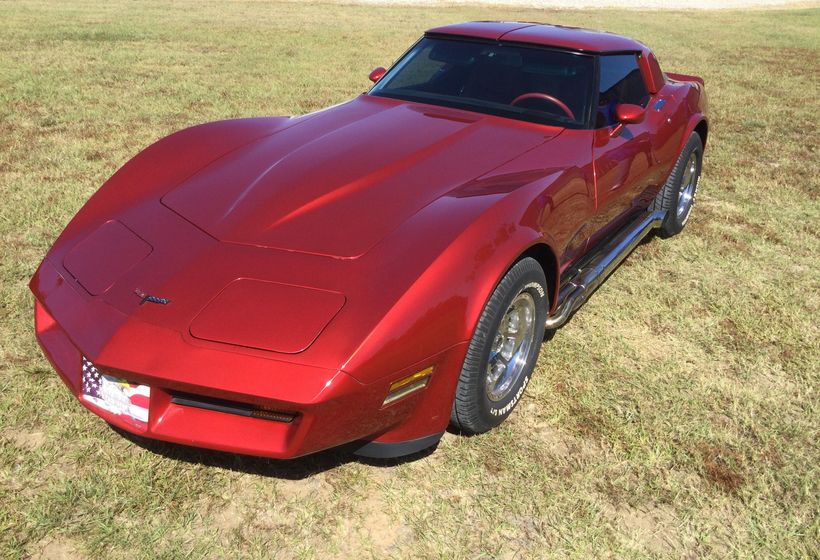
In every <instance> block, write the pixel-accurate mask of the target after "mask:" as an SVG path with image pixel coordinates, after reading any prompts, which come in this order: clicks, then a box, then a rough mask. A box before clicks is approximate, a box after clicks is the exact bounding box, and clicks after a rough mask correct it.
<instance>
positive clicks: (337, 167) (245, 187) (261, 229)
mask: <svg viewBox="0 0 820 560" xmlns="http://www.w3.org/2000/svg"><path fill="white" fill-rule="evenodd" d="M561 130H562V129H560V128H553V127H545V126H538V125H532V124H529V123H518V122H515V121H509V120H506V119H501V118H498V117H491V116H484V115H479V114H476V113H471V112H466V111H460V110H454V109H447V108H442V107H434V106H429V105H421V104H415V103H407V102H402V101H397V100H392V99H386V98H378V97H371V96H366V95H364V96H360V97H358V98H356V99H354V100H353V101H351V102H349V103H345V104H343V105H339V106H336V107H332V108H330V109H326V110H324V111H319V112H317V113H312V114H309V115H305V116H303V117H299V118H298V119H295V120H294V122H293V124H292V125H290V126H287V127H284V128H283V129H282V130H280V131H278V132H276V133H274V134H272V135H269V136H266V137H264V138H261V139H258V140H256V141H254V142H251V143H249V144H246V145H244V146H242V147H241V148H238V149H236V150H234V151H232V152H230V153H228V154H226V155H223V156H222V157H220V158H219V159H217V160H216V161H213V162H211V163H209V164H208V165H206V166H205V167H204V168H202V169H200V170H199V171H197V172H196V173H194V174H193V175H192V176H190V177H188V178H187V179H186V180H184V181H183V182H181V183H180V184H178V185H177V186H176V187H174V188H173V189H172V190H170V191H169V192H167V193H165V194H164V196H162V203H163V204H164V205H165V206H167V207H168V208H170V209H171V210H173V211H174V212H176V213H177V214H179V215H181V216H182V217H184V218H185V219H187V220H188V221H190V222H192V223H193V224H195V225H196V226H197V227H199V228H200V229H202V230H204V231H205V232H207V233H208V234H210V235H211V236H213V237H215V238H216V239H218V240H220V241H224V242H229V243H238V244H245V245H254V246H260V247H270V248H277V249H284V250H287V251H296V252H302V253H311V254H318V255H326V256H331V257H337V258H356V257H358V256H361V255H362V254H364V253H366V252H367V251H368V250H369V249H370V248H371V247H373V246H374V245H375V244H377V243H378V242H379V241H380V240H381V239H383V238H384V237H385V236H386V235H387V234H389V233H390V232H391V231H392V230H394V229H396V228H397V227H398V226H399V225H401V223H403V222H404V221H405V220H407V219H408V218H409V217H410V216H412V215H413V214H415V213H416V212H418V211H419V210H420V209H421V208H423V207H424V206H426V205H428V204H429V203H430V202H432V201H433V200H435V199H437V198H438V197H440V196H442V195H444V194H446V193H448V192H450V191H452V190H454V189H457V188H459V187H460V186H461V185H464V184H465V183H467V182H468V181H470V180H472V179H475V178H477V177H479V176H481V175H482V174H484V173H486V172H488V171H490V170H492V169H493V168H496V167H498V166H500V165H502V164H504V163H505V162H507V161H509V160H511V159H513V158H515V157H516V156H519V155H520V154H522V153H524V152H526V151H528V150H530V149H532V148H534V147H535V146H538V145H540V144H542V143H544V142H546V141H548V140H549V139H551V138H553V137H555V136H557V135H558V134H559V133H560V131H561Z"/></svg>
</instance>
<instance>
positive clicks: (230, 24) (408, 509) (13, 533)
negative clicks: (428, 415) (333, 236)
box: [0, 1, 820, 559]
mask: <svg viewBox="0 0 820 560" xmlns="http://www.w3.org/2000/svg"><path fill="white" fill-rule="evenodd" d="M466 19H522V20H540V21H550V22H556V23H562V24H571V25H581V26H589V27H596V28H604V29H609V30H612V31H617V32H622V33H625V34H628V35H632V36H635V37H637V38H639V39H641V40H643V41H644V42H646V43H648V44H650V45H652V46H653V47H654V48H655V50H656V52H657V53H658V55H659V58H660V60H661V63H662V64H663V66H664V68H666V69H667V70H670V71H679V72H685V73H695V74H699V75H702V76H703V77H705V79H706V83H707V87H708V91H709V94H710V99H711V104H712V117H713V120H712V128H711V131H710V138H709V146H708V147H707V151H706V161H705V170H704V177H703V180H702V183H701V194H700V198H699V202H698V205H697V207H696V209H695V213H694V216H693V219H692V221H691V222H690V225H689V226H688V228H687V230H686V232H685V234H684V235H682V236H680V237H678V238H675V239H673V240H669V241H660V240H654V241H653V242H651V243H649V244H646V245H643V246H641V247H640V248H638V250H637V251H636V252H635V254H633V255H632V257H631V258H630V259H629V260H628V261H627V263H626V264H625V265H624V266H622V267H621V268H620V270H619V271H618V272H617V274H616V275H615V276H613V277H612V278H611V279H610V280H609V282H608V283H607V284H606V285H605V287H604V288H603V289H601V290H600V291H599V292H598V293H597V294H596V295H595V296H594V297H593V298H592V300H591V301H590V303H589V304H588V305H587V306H586V307H585V308H584V309H583V310H582V311H580V312H579V313H578V314H577V315H576V317H575V318H574V319H573V320H572V321H571V323H570V324H569V325H568V326H567V327H565V328H564V329H562V330H561V331H559V333H558V334H557V336H556V337H555V338H554V339H553V340H552V341H550V342H549V343H548V344H546V345H545V346H544V349H543V351H542V355H541V358H540V361H539V365H538V368H537V372H536V375H535V377H534V379H533V382H532V383H531V384H530V387H529V389H528V393H527V395H526V396H525V398H524V399H523V401H522V403H521V405H520V406H519V408H518V409H517V411H516V412H515V413H514V414H513V416H512V417H511V418H510V420H509V421H508V422H507V423H506V424H505V425H504V426H503V427H502V428H501V429H498V430H496V431H495V432H493V433H490V434H487V435H484V436H480V437H473V438H465V437H459V436H456V435H452V434H447V435H446V436H445V438H444V440H443V441H442V443H441V445H440V446H439V448H438V450H437V451H436V452H435V453H433V454H432V455H429V456H427V457H424V458H422V459H419V460H418V461H415V462H410V463H404V464H400V465H395V466H384V465H372V464H367V463H363V462H357V461H355V460H352V459H351V458H350V457H349V456H347V455H344V454H341V453H339V452H327V453H323V454H320V455H318V456H314V457H309V458H306V459H303V460H299V461H294V462H274V461H265V460H260V459H253V458H247V457H238V456H232V455H224V454H217V453H210V452H205V451H197V450H189V449H183V448H179V447H175V446H170V445H146V444H144V443H142V442H134V441H132V440H130V439H127V438H124V437H123V436H122V435H120V434H118V433H117V432H115V431H113V430H112V429H110V428H109V427H108V426H107V425H106V424H104V423H103V422H101V421H100V420H99V419H97V418H96V417H95V416H93V415H92V414H90V413H88V412H86V411H85V410H84V409H82V408H81V407H80V405H79V404H77V403H76V402H74V401H73V399H72V397H71V396H70V395H69V393H68V391H66V389H65V387H64V386H63V385H62V383H61V382H60V381H59V379H58V378H57V376H56V375H55V374H54V373H53V372H52V370H51V369H50V367H49V365H48V363H47V362H46V360H45V359H44V357H43V356H42V354H41V352H40V351H39V349H38V347H37V345H36V343H35V341H34V338H33V336H32V311H31V309H32V297H31V295H30V294H29V292H28V289H27V286H26V284H27V281H28V279H29V278H30V276H31V274H32V273H33V272H34V270H35V268H36V266H37V264H38V263H39V261H40V259H41V258H42V256H43V255H44V254H45V252H46V250H47V249H48V247H49V244H50V243H51V242H52V241H53V240H54V238H55V237H56V236H57V234H58V233H59V231H60V230H61V229H62V228H63V227H64V225H65V224H66V223H67V221H68V220H69V218H70V217H71V216H72V215H73V214H74V213H75V212H76V210H77V209H78V208H79V207H80V206H81V205H82V203H83V202H84V201H85V200H86V199H87V198H88V197H89V196H90V195H91V194H92V193H93V192H94V190H95V189H96V188H97V187H98V186H99V185H100V184H101V183H102V181H103V180H104V179H105V178H106V177H107V176H109V175H110V174H111V173H113V171H114V170H115V169H116V168H117V167H119V166H120V165H121V164H123V163H124V162H125V161H126V160H127V159H128V158H129V157H130V156H132V155H133V154H135V153H136V152H137V151H138V150H139V149H141V148H142V147H144V146H145V145H147V144H148V143H150V142H152V141H154V140H156V139H157V138H159V137H161V136H164V135H166V134H168V133H170V132H171V131H173V130H176V129H179V128H182V127H185V126H188V125H191V124H194V123H199V122H204V121H210V120H215V119H221V118H227V117H235V116H251V115H273V114H297V113H304V112H308V111H311V110H314V109H317V108H320V107H323V106H326V105H329V104H332V103H337V102H340V101H343V100H345V99H348V98H350V97H352V96H354V95H356V94H357V93H358V92H361V91H363V90H364V89H365V88H367V86H368V81H367V78H366V76H367V73H368V72H369V70H370V69H371V68H373V67H375V66H377V65H387V64H389V63H390V62H391V60H393V59H394V58H395V57H397V56H398V55H399V54H400V53H401V52H402V51H403V50H404V49H405V48H406V47H407V46H408V45H409V44H410V43H411V42H412V41H413V40H414V39H415V38H416V37H417V36H418V35H419V34H420V32H421V31H422V30H423V29H425V28H427V27H430V26H433V25H436V24H440V23H444V22H453V21H460V20H466ZM818 76H820V10H799V11H789V10H778V11H772V12H767V11H748V12H729V11H720V12H698V13H696V14H694V13H684V12H663V13H642V12H631V11H629V12H627V11H595V12H586V11H563V12H562V11H550V12H548V11H543V10H542V11H537V10H517V9H512V8H489V7H482V8H471V7H466V6H462V7H458V8H436V9H424V8H418V7H415V8H414V7H401V8H387V7H362V6H344V7H342V6H338V5H330V4H314V3H310V4H294V3H286V4H277V3H261V2H248V3H230V4H227V5H224V4H223V3H221V2H215V1H214V2H207V3H199V2H197V3H190V4H185V3H163V2H140V3H135V2H119V1H117V2H102V1H99V2H95V1H88V2H82V3H80V2H77V3H69V2H65V3H62V2H61V3H56V2H53V3H34V2H28V1H24V2H17V1H15V2H0V283H1V285H0V318H2V323H1V324H0V556H1V557H11V558H14V557H27V556H32V557H34V558H43V557H45V558H83V557H89V558H132V557H134V558H151V557H166V558H179V557H190V558H199V557H205V556H208V557H228V556H229V557H239V556H241V557H260V556H266V555H269V556H275V557H276V558H283V559H288V558H329V557H330V558H333V557H336V558H349V557H352V558H368V557H375V558H383V557H413V558H448V559H449V558H530V557H538V558H541V557H553V558H564V557H576V558H590V557H627V558H633V557H634V558H645V557H670V558H698V557H711V558H725V557H738V558H752V557H754V558H762V557H775V558H817V557H818V556H820V545H818V542H819V541H820V521H818V518H819V516H818V510H820V490H819V489H818V481H820V468H819V467H818V465H820V450H819V449H818V440H819V439H820V437H819V436H820V434H819V433H818V432H820V430H819V429H818V428H819V427H820V414H819V412H820V411H818V381H820V371H819V369H820V347H819V346H820V337H819V336H818V324H817V317H818V306H819V305H820V266H819V265H820V257H818V254H819V253H820V242H818V239H819V238H820V231H819V230H820V200H818V198H820V197H818V195H820V188H819V186H818V179H817V177H818V172H820V166H818V144H820V135H819V134H818V123H820V102H818V99H820V91H818Z"/></svg>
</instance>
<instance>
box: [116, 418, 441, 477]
mask: <svg viewBox="0 0 820 560" xmlns="http://www.w3.org/2000/svg"><path fill="white" fill-rule="evenodd" d="M110 427H111V429H112V430H114V431H115V432H117V433H118V434H119V435H121V436H122V437H124V438H125V439H127V440H129V441H130V442H132V443H133V444H135V445H137V446H139V447H141V448H143V449H145V450H146V451H149V452H151V453H154V454H156V455H162V456H163V457H167V458H168V459H172V460H175V461H182V462H185V463H198V464H200V465H206V466H208V467H215V468H220V469H228V470H232V471H237V472H243V473H247V474H255V475H259V476H266V477H272V478H283V479H287V480H302V479H305V478H308V477H311V476H313V475H316V474H319V473H322V472H325V471H330V470H333V469H335V468H337V467H340V466H343V465H346V464H348V463H360V464H363V465H369V466H371V467H377V468H385V467H395V466H398V465H401V464H404V463H410V462H413V461H417V460H419V459H422V458H424V457H427V456H428V455H430V454H431V453H433V451H435V449H436V447H437V446H433V447H430V448H428V449H424V450H422V451H419V452H418V453H414V454H412V455H406V456H404V457H397V458H394V459H371V458H368V457H358V456H356V455H354V452H355V451H356V450H357V449H358V448H360V447H361V446H362V445H363V444H364V443H365V442H353V443H349V444H346V445H342V446H339V447H334V448H333V449H328V450H326V451H320V452H318V453H314V454H312V455H307V456H305V457H299V458H297V459H270V458H266V457H254V456H251V455H240V454H238V453H228V452H225V451H214V450H210V449H202V448H199V447H191V446H188V445H182V444H178V443H170V442H165V441H159V440H154V439H149V438H144V437H141V436H138V435H136V434H132V433H130V432H126V431H124V430H121V429H119V428H117V427H115V426H110Z"/></svg>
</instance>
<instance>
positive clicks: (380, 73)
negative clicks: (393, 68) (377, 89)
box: [368, 66, 387, 84]
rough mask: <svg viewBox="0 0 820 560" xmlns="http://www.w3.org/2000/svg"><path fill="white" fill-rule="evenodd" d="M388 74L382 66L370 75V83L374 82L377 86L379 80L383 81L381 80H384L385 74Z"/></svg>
mask: <svg viewBox="0 0 820 560" xmlns="http://www.w3.org/2000/svg"><path fill="white" fill-rule="evenodd" d="M386 72H387V70H385V69H384V68H382V67H381V66H379V67H378V68H376V69H375V70H373V71H372V72H371V73H370V75H369V76H368V78H370V81H371V82H373V83H374V84H375V83H376V82H378V81H379V80H381V79H382V76H384V74H385V73H386Z"/></svg>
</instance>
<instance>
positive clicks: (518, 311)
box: [485, 291, 536, 402]
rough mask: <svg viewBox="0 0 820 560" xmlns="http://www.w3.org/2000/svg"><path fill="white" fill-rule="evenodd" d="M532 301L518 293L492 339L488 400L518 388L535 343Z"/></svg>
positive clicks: (500, 396) (487, 383) (533, 304)
mask: <svg viewBox="0 0 820 560" xmlns="http://www.w3.org/2000/svg"><path fill="white" fill-rule="evenodd" d="M535 315H536V314H535V300H534V299H533V297H532V296H531V295H530V293H529V292H526V291H524V292H521V293H520V294H518V295H517V296H515V299H514V300H513V301H512V303H511V304H510V306H509V307H508V308H507V311H506V312H505V313H504V317H503V318H502V319H501V324H500V325H498V330H497V331H496V333H495V336H494V337H493V343H492V346H491V347H490V356H489V359H488V360H487V377H486V381H485V387H486V390H487V397H488V398H489V399H490V400H491V401H493V402H498V401H500V400H502V399H504V398H505V397H506V396H507V395H508V394H509V392H510V390H511V389H512V388H513V387H515V386H517V382H518V379H519V378H520V377H521V374H522V372H523V371H524V369H525V368H526V365H527V356H529V354H530V349H531V348H532V345H533V342H534V341H535Z"/></svg>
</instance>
